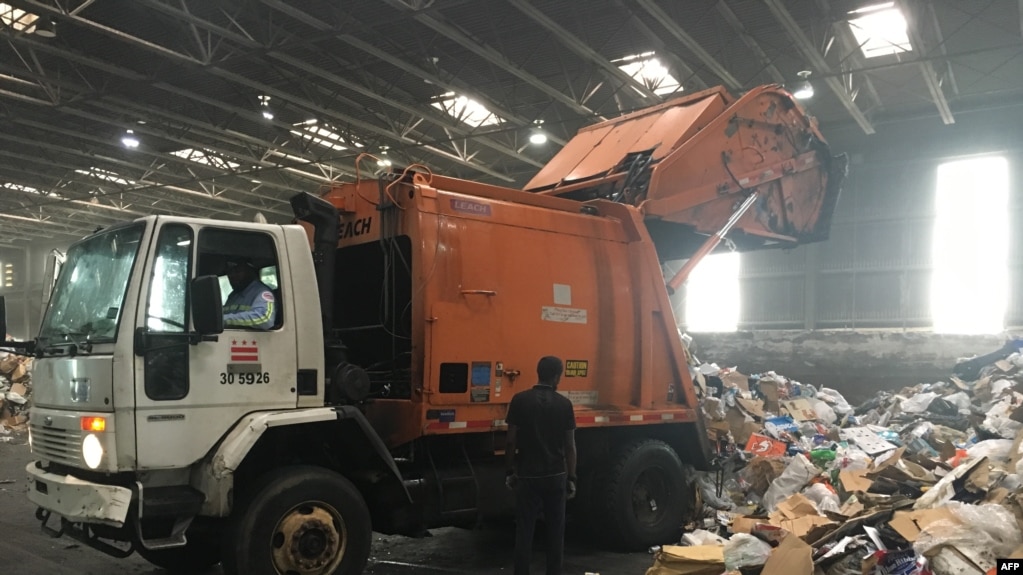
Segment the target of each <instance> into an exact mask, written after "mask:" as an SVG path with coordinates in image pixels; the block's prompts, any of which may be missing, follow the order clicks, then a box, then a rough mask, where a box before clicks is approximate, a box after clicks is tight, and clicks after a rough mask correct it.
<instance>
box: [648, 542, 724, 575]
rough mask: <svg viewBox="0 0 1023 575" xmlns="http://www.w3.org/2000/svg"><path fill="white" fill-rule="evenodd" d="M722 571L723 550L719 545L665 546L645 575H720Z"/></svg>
mask: <svg viewBox="0 0 1023 575" xmlns="http://www.w3.org/2000/svg"><path fill="white" fill-rule="evenodd" d="M724 571H725V548H724V547H723V546H721V545H694V546H691V547H682V546H679V545H665V546H664V547H662V548H661V551H660V552H658V553H657V559H656V560H655V561H654V566H653V567H651V568H650V569H648V570H647V572H646V575H721V573H723V572H724Z"/></svg>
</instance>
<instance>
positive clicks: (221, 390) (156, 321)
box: [135, 221, 297, 469]
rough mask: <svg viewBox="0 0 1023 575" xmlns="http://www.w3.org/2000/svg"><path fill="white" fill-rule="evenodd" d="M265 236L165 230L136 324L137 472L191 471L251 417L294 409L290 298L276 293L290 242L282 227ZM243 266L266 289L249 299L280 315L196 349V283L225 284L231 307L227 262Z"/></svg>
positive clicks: (176, 227)
mask: <svg viewBox="0 0 1023 575" xmlns="http://www.w3.org/2000/svg"><path fill="white" fill-rule="evenodd" d="M263 230H265V231H253V230H252V229H239V228H231V227H229V226H227V225H225V226H223V227H220V226H217V227H212V226H207V227H196V226H191V225H186V224H184V223H177V222H173V221H172V222H166V223H163V224H162V225H161V226H160V228H159V229H158V231H157V235H156V238H157V239H156V244H155V246H154V247H153V249H152V250H151V251H150V254H149V258H148V261H147V266H148V267H147V272H148V276H147V281H146V287H145V289H143V290H142V294H141V298H142V300H141V301H140V305H139V310H140V311H139V317H138V320H137V323H136V325H137V326H139V327H138V328H137V337H136V342H135V365H136V368H135V374H136V385H135V396H136V398H135V399H136V401H135V403H136V408H137V409H136V430H137V432H136V438H137V439H136V440H137V458H138V466H139V468H142V469H145V468H157V467H161V468H167V467H184V466H187V465H189V464H191V463H193V462H195V461H197V460H199V459H200V458H202V457H203V456H204V455H205V454H206V453H207V451H209V449H210V448H211V447H213V445H214V444H215V443H216V442H217V441H218V440H219V439H220V438H221V437H222V436H223V435H224V433H226V432H227V431H228V430H229V429H230V428H231V427H232V426H233V425H234V424H235V422H237V421H238V419H239V418H240V417H242V416H243V415H245V414H246V413H249V412H253V411H259V410H268V409H282V408H294V407H295V405H296V397H297V396H296V394H295V384H296V382H295V380H296V378H297V370H296V369H295V366H296V348H295V326H294V322H292V321H289V319H290V318H289V317H288V315H289V314H288V309H289V306H288V305H287V295H288V292H289V291H290V290H288V289H280V288H279V286H281V283H282V282H281V281H280V278H281V276H282V275H283V274H282V273H281V271H280V264H281V258H279V256H278V254H279V253H280V252H279V251H278V247H279V246H282V245H283V236H281V235H280V228H273V227H270V226H265V227H263ZM241 258H245V259H246V260H247V261H249V262H251V263H252V265H253V267H254V268H255V269H256V271H257V272H258V279H257V280H254V281H261V282H262V283H263V284H264V285H263V286H257V288H258V289H253V290H251V291H253V292H254V293H255V295H256V297H257V298H263V299H264V301H265V302H266V303H267V304H269V305H270V306H271V307H272V308H273V309H272V312H273V315H274V316H275V322H274V323H273V324H272V325H258V323H257V322H256V321H255V320H252V321H250V322H249V323H250V326H226V325H225V331H224V332H223V333H222V334H220V336H219V337H218V339H217V341H205V342H197V341H194V339H193V341H189V339H190V336H189V331H190V330H189V326H190V322H191V318H190V317H189V310H188V285H189V282H190V280H191V279H192V278H193V277H196V276H198V275H217V276H220V279H221V286H222V291H223V296H224V298H225V299H226V297H227V294H228V293H230V291H231V289H232V288H231V286H230V284H229V282H228V280H227V275H226V271H227V263H228V262H229V261H237V260H238V259H241ZM284 283H286V284H287V285H286V286H284V287H288V288H290V285H291V284H290V282H284ZM250 285H252V284H250ZM269 300H273V301H269ZM257 303H258V302H257ZM258 307H259V309H262V308H263V306H258ZM266 327H269V329H263V328H266Z"/></svg>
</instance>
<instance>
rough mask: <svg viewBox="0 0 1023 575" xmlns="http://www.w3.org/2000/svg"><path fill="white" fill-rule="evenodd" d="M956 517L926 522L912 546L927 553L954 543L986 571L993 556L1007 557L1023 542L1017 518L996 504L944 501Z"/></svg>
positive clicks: (953, 545)
mask: <svg viewBox="0 0 1023 575" xmlns="http://www.w3.org/2000/svg"><path fill="white" fill-rule="evenodd" d="M945 507H946V508H947V509H948V510H949V511H951V512H952V515H954V516H955V518H956V520H957V521H950V520H948V519H942V520H940V521H935V522H934V523H931V524H930V525H928V526H927V527H926V528H924V530H923V531H922V532H921V533H920V536H919V537H917V540H916V543H914V544H913V549H914V550H915V551H916V552H917V553H919V554H920V555H928V554H929V553H928V552H930V551H932V550H935V551H936V550H937V548H939V547H940V546H942V545H948V546H952V547H955V548H956V549H957V550H959V551H960V552H961V553H964V554H966V555H968V556H970V557H971V559H973V560H974V562H976V563H977V566H978V567H981V568H982V569H984V570H985V571H987V570H988V569H990V568H991V567H994V565H995V558H997V557H1008V556H1009V554H1010V553H1012V552H1013V551H1014V550H1015V549H1016V547H1018V546H1019V545H1020V543H1023V533H1020V530H1019V525H1017V523H1016V518H1015V516H1013V514H1012V513H1010V512H1009V511H1008V510H1007V509H1006V508H1004V507H1002V506H1001V505H997V504H986V505H966V504H963V503H960V502H958V501H953V502H950V503H948V504H946V505H945Z"/></svg>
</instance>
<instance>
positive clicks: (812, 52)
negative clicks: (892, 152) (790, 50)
mask: <svg viewBox="0 0 1023 575" xmlns="http://www.w3.org/2000/svg"><path fill="white" fill-rule="evenodd" d="M764 3H765V4H766V5H767V7H768V9H770V10H771V13H772V14H774V17H775V19H776V20H778V22H779V23H780V24H781V25H782V27H783V28H785V32H786V33H787V34H788V35H789V38H791V39H792V41H793V42H794V43H795V44H796V48H797V49H798V50H799V52H800V53H801V54H802V55H803V58H805V59H806V61H807V62H808V63H809V64H810V65H812V66H813V67H814V69H815V71H817V72H821V73H824V74H828V76H827V77H825V78H824V82H825V83H826V84H827V85H828V88H830V89H831V91H832V92H833V93H834V94H835V97H836V98H838V101H839V102H841V103H842V106H844V107H845V109H846V111H848V112H849V115H850V116H852V118H853V120H855V121H856V123H857V124H858V125H859V126H860V128H861V129H862V130H863V131H864V132H865V133H867V134H873V133H874V126H873V125H871V123H870V120H868V119H867V117H866V116H865V115H864V114H863V111H862V110H860V108H859V107H858V106H857V105H856V102H854V101H853V99H852V96H850V95H849V92H846V90H845V86H843V85H842V81H841V80H839V79H838V78H837V77H835V76H834V75H832V71H831V66H829V65H828V63H827V61H825V60H824V56H823V55H821V53H820V52H819V51H818V50H817V48H816V46H814V44H813V42H811V41H810V39H809V38H807V37H806V34H804V33H803V30H802V29H801V28H800V27H799V24H797V23H796V20H795V19H794V18H793V17H792V14H790V13H789V11H788V9H787V8H785V5H784V4H783V3H782V0H764Z"/></svg>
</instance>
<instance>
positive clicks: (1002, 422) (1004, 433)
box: [982, 415, 1023, 440]
mask: <svg viewBox="0 0 1023 575" xmlns="http://www.w3.org/2000/svg"><path fill="white" fill-rule="evenodd" d="M982 425H983V427H984V429H987V430H988V431H991V432H993V433H996V434H998V436H999V437H1004V438H1012V437H1016V435H1017V434H1018V433H1019V432H1020V431H1021V430H1023V423H1020V422H1018V421H1014V420H1012V419H1009V418H1008V417H1005V416H1004V415H989V416H987V417H986V418H984V423H983V424H982ZM1007 440H1008V439H1007Z"/></svg>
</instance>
